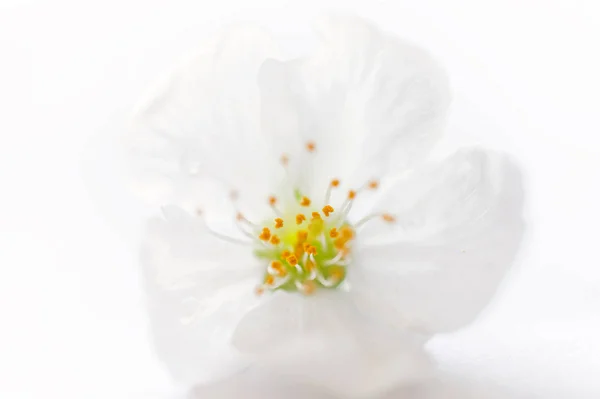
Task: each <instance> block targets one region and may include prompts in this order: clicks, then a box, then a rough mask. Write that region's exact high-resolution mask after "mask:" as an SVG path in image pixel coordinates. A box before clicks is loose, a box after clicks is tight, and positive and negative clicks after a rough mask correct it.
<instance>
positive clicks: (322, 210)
mask: <svg viewBox="0 0 600 399" xmlns="http://www.w3.org/2000/svg"><path fill="white" fill-rule="evenodd" d="M306 149H307V150H308V151H309V152H311V153H313V152H315V150H316V145H315V144H314V143H312V142H309V143H307V145H306ZM288 162H289V157H288V156H287V155H283V156H282V157H281V165H282V166H283V167H284V168H286V167H287V165H288ZM339 186H340V181H339V180H338V179H333V180H331V182H330V183H329V186H328V187H327V192H326V193H325V203H324V204H322V207H321V206H316V205H315V204H314V203H313V201H312V200H311V199H310V198H308V197H306V196H303V195H302V194H301V193H300V192H298V191H296V192H295V193H294V196H295V199H296V201H297V203H298V206H293V207H291V208H292V209H294V211H289V212H282V211H281V210H280V209H279V207H278V200H277V198H276V197H274V196H271V197H269V199H268V201H269V205H270V206H271V208H272V210H273V213H274V215H273V216H274V218H273V219H270V220H268V221H266V222H265V223H263V224H262V225H258V224H255V223H253V222H251V221H250V220H248V219H247V218H246V217H245V216H244V215H243V214H242V213H240V212H238V213H237V216H236V221H237V226H238V227H239V229H240V231H241V233H243V234H244V235H245V236H247V237H248V238H249V239H250V240H251V241H250V242H247V241H243V240H239V239H237V238H233V237H229V236H226V235H223V234H221V233H218V232H216V231H213V230H212V229H210V228H209V227H208V226H205V227H206V228H207V229H208V230H209V231H210V232H211V233H212V234H213V235H215V236H216V237H218V238H220V239H223V240H227V241H230V242H232V243H235V244H242V245H246V244H249V245H252V246H254V255H255V256H256V257H257V258H258V259H260V260H261V261H263V262H264V264H265V271H264V274H263V276H262V282H261V283H260V284H259V285H258V287H257V288H256V293H257V294H258V295H262V294H264V293H265V292H267V291H270V292H274V291H278V290H283V291H287V292H299V293H301V294H304V295H311V294H313V293H314V292H316V291H317V289H336V288H339V287H340V286H341V285H342V283H343V282H344V280H345V278H346V275H347V270H348V267H349V265H350V264H351V262H352V244H353V241H354V239H355V237H356V233H357V231H358V229H360V228H361V227H362V226H363V225H364V224H365V223H367V222H369V221H370V220H373V219H375V218H381V219H382V220H383V221H385V222H388V223H390V222H394V221H395V218H394V216H393V215H390V214H387V213H375V214H371V215H368V216H366V217H364V218H363V219H360V220H359V221H358V222H356V223H354V224H352V223H350V222H349V220H348V215H349V213H350V210H351V209H352V206H353V204H354V201H355V199H356V197H357V195H358V194H360V193H361V192H362V191H364V190H376V189H377V188H378V187H379V183H378V181H377V180H371V181H369V182H367V183H365V184H364V185H363V186H362V187H360V188H358V189H357V190H349V191H348V194H347V196H346V199H345V200H344V201H343V203H342V204H341V205H340V206H339V207H338V208H337V210H336V209H334V208H333V206H331V205H329V202H330V199H331V194H332V191H333V190H334V189H336V188H339ZM237 197H238V194H237V191H235V190H234V191H232V192H231V200H232V201H233V202H234V203H235V201H236V199H237ZM298 210H300V211H299V212H298ZM198 215H199V216H202V212H201V210H198Z"/></svg>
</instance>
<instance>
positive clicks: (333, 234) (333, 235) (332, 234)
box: [329, 227, 340, 238]
mask: <svg viewBox="0 0 600 399" xmlns="http://www.w3.org/2000/svg"><path fill="white" fill-rule="evenodd" d="M339 234H340V233H339V232H338V231H337V228H335V227H334V228H332V229H331V230H329V237H331V238H336V237H337V236H338V235H339Z"/></svg>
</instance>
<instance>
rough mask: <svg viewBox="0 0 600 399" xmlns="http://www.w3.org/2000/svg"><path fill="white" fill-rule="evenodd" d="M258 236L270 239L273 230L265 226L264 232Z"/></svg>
mask: <svg viewBox="0 0 600 399" xmlns="http://www.w3.org/2000/svg"><path fill="white" fill-rule="evenodd" d="M258 238H260V239H261V240H263V241H269V238H271V230H269V228H268V227H263V229H262V233H260V235H259V236H258Z"/></svg>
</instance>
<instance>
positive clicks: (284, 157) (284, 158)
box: [279, 154, 290, 166]
mask: <svg viewBox="0 0 600 399" xmlns="http://www.w3.org/2000/svg"><path fill="white" fill-rule="evenodd" d="M279 161H280V162H281V164H282V165H283V166H287V164H288V163H290V158H289V157H288V156H287V155H286V154H283V155H281V158H279Z"/></svg>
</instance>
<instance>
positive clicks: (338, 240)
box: [333, 237, 346, 250]
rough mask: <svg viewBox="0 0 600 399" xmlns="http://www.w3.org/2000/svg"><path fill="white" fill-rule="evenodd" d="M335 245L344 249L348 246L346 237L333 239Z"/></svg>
mask: <svg viewBox="0 0 600 399" xmlns="http://www.w3.org/2000/svg"><path fill="white" fill-rule="evenodd" d="M333 246H334V247H335V248H336V249H339V250H341V249H344V248H345V247H346V239H345V238H344V237H338V238H336V239H335V240H333Z"/></svg>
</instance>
